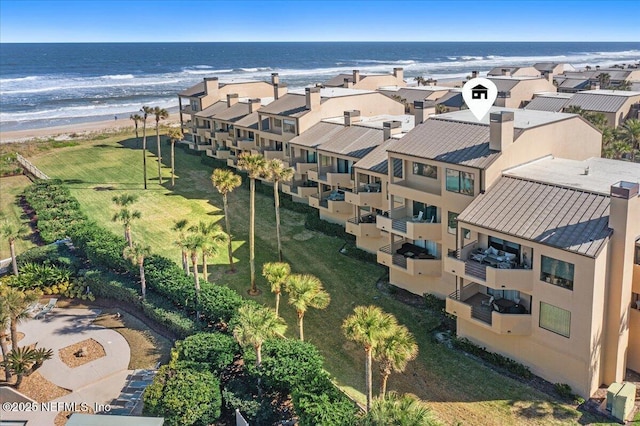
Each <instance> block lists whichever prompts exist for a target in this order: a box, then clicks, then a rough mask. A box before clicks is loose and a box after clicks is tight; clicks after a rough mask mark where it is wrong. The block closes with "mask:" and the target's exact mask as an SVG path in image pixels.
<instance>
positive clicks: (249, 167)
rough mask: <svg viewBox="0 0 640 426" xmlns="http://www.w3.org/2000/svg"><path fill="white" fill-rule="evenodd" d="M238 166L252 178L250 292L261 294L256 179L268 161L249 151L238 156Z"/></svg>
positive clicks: (263, 171) (261, 173)
mask: <svg viewBox="0 0 640 426" xmlns="http://www.w3.org/2000/svg"><path fill="white" fill-rule="evenodd" d="M238 168H239V169H240V170H246V171H247V173H248V174H249V179H250V180H251V186H250V202H249V206H250V207H249V265H250V267H251V288H250V289H249V294H250V295H252V296H255V295H257V294H259V291H258V289H257V288H256V260H255V222H256V179H258V178H260V177H262V176H263V175H264V173H265V168H266V161H265V159H264V157H263V156H262V155H259V154H255V155H254V154H251V153H248V152H245V153H242V154H240V155H239V156H238Z"/></svg>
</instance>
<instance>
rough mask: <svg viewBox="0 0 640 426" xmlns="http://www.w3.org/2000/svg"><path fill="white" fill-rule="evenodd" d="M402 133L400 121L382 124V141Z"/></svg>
mask: <svg viewBox="0 0 640 426" xmlns="http://www.w3.org/2000/svg"><path fill="white" fill-rule="evenodd" d="M399 133H402V122H401V121H395V120H394V121H385V122H384V123H382V134H383V137H384V140H385V141H386V140H388V139H390V138H391V136H392V135H397V134H399Z"/></svg>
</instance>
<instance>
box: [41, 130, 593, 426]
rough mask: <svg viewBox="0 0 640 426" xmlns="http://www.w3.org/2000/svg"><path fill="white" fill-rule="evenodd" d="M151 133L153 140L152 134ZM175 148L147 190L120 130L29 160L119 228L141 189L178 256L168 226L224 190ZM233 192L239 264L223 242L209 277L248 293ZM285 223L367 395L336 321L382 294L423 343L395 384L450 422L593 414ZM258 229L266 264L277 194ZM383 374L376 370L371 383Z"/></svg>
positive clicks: (141, 225)
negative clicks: (525, 377)
mask: <svg viewBox="0 0 640 426" xmlns="http://www.w3.org/2000/svg"><path fill="white" fill-rule="evenodd" d="M150 142H152V143H150V145H151V146H155V140H153V139H151V140H150ZM176 153H177V158H176V169H177V176H178V179H177V181H176V187H175V189H174V190H170V188H169V185H168V182H165V184H164V185H163V186H159V185H158V182H157V162H156V157H155V156H153V155H150V157H149V159H148V160H149V161H147V166H148V173H149V176H150V177H153V176H155V179H152V180H150V185H149V189H148V190H147V191H144V190H143V189H142V161H141V156H142V153H141V150H139V149H137V143H136V142H135V141H134V140H133V139H128V140H122V136H120V137H113V138H108V139H104V140H101V141H100V142H92V143H83V144H81V145H79V146H75V147H68V148H62V149H58V150H54V151H50V152H47V153H46V155H40V156H36V157H33V158H31V160H32V161H33V162H34V163H35V164H36V165H37V166H38V167H40V168H41V169H42V170H43V171H44V172H45V173H47V174H48V175H49V176H52V177H57V178H61V179H63V180H65V181H66V182H67V183H68V184H69V187H70V188H71V191H72V193H73V195H75V196H76V197H77V198H78V199H79V200H80V203H81V204H82V206H83V209H84V210H85V212H86V213H87V214H88V215H89V216H90V217H92V218H94V219H95V220H97V221H98V222H99V223H101V224H102V225H103V226H106V227H108V228H110V229H112V230H113V231H115V232H122V228H121V227H120V225H118V224H116V223H113V222H111V216H112V215H113V213H114V211H115V209H114V208H113V206H112V202H111V198H112V197H113V196H114V195H117V194H120V193H122V192H124V191H127V192H132V193H135V194H137V195H139V196H140V200H139V202H138V203H137V204H136V205H135V208H137V209H138V210H140V211H141V212H142V215H143V217H142V220H140V221H138V222H135V223H134V224H133V237H134V239H136V240H141V241H144V242H145V243H146V244H149V245H151V246H152V248H153V250H154V252H157V253H161V254H163V255H166V256H169V257H171V258H172V259H174V260H175V261H176V262H179V259H180V258H179V251H178V249H177V248H176V247H175V246H174V245H173V241H174V240H175V235H174V234H173V233H172V232H171V230H170V228H171V227H172V225H173V221H174V220H176V219H182V218H188V219H189V220H190V221H191V222H197V221H199V220H207V221H212V220H213V221H220V220H222V215H221V208H222V200H221V197H220V196H219V195H218V194H217V193H216V191H215V190H214V189H213V187H212V185H211V182H210V175H211V172H212V170H211V168H210V167H208V166H204V165H203V164H201V163H200V159H199V157H197V156H194V155H191V154H188V153H185V152H184V151H183V150H182V149H177V150H176ZM163 157H164V158H163V161H164V163H165V164H168V163H169V148H168V147H167V146H166V145H163ZM169 174H170V171H169V169H168V168H167V167H165V168H164V176H165V177H167V178H168V177H169ZM167 180H168V179H167ZM230 198H231V199H230V208H231V215H230V216H231V224H232V225H231V226H232V231H233V233H234V238H235V246H234V248H235V252H234V254H235V258H236V261H237V262H238V263H237V265H238V273H237V274H235V275H229V274H226V273H225V270H226V269H227V267H226V255H225V251H224V250H222V251H221V253H220V254H219V255H218V256H217V258H216V259H213V261H212V264H213V267H210V269H209V271H210V276H209V280H210V281H212V282H215V283H218V284H223V285H228V286H230V287H232V288H234V289H236V290H237V291H238V292H240V293H241V294H242V295H244V296H245V297H249V296H247V293H246V290H247V288H248V287H249V265H248V257H249V256H248V242H247V241H248V216H249V215H248V211H249V206H248V198H249V196H248V191H246V190H244V189H239V190H237V191H236V192H235V193H233V194H232V195H231V196H230ZM220 223H221V225H222V224H223V222H220ZM282 223H283V228H282V232H283V245H284V247H283V249H284V253H285V257H286V258H287V259H286V260H287V261H288V262H290V263H291V265H292V269H293V271H294V272H298V273H311V274H314V275H316V276H318V277H319V278H320V279H321V280H322V282H323V283H324V285H325V287H326V289H327V290H328V291H329V293H331V297H332V301H331V304H330V306H329V308H328V309H327V310H325V311H315V310H311V311H310V312H308V314H307V316H306V317H305V325H306V327H305V337H306V338H307V340H308V341H310V342H311V343H313V344H315V345H316V346H318V348H319V349H320V351H321V352H322V353H323V355H324V356H325V358H326V367H327V370H328V371H329V372H330V373H331V374H332V375H333V376H334V377H335V378H336V381H337V382H338V383H339V385H340V386H341V387H342V388H343V389H345V390H346V391H347V392H349V393H350V394H351V395H353V396H354V397H356V398H358V399H359V400H363V394H362V392H363V390H364V356H363V351H362V349H361V348H358V347H356V346H354V345H353V344H352V343H350V342H347V341H346V340H345V339H344V337H343V336H342V333H341V331H340V325H341V324H342V321H343V319H344V318H345V317H346V316H347V315H349V314H350V313H351V311H352V309H353V307H355V306H356V305H361V304H377V305H380V306H381V307H382V308H383V309H385V310H386V311H388V312H392V313H393V314H395V315H396V316H397V317H398V319H399V321H400V322H402V323H403V324H405V325H407V326H408V327H409V329H410V330H411V331H412V333H413V334H414V335H415V336H416V338H417V340H418V343H419V347H420V355H419V357H418V360H417V361H414V362H412V363H410V365H409V367H408V369H407V371H406V372H405V373H404V374H401V375H398V374H393V375H392V376H391V378H390V380H389V387H390V389H395V390H399V391H401V392H411V393H414V394H416V395H418V396H419V397H420V398H422V399H423V400H425V401H426V402H427V403H428V404H429V406H430V407H432V409H433V411H434V412H435V414H436V415H437V417H438V418H439V419H441V420H442V421H443V422H444V423H446V424H457V422H458V421H460V422H461V423H462V424H470V425H523V424H524V425H533V424H536V425H539V424H543V425H551V424H567V423H569V424H590V423H592V422H593V421H594V419H592V417H591V416H590V415H588V414H584V413H581V412H578V411H576V410H574V409H572V408H571V407H569V406H567V405H563V404H562V403H560V402H558V401H555V400H554V399H553V398H551V397H550V396H548V395H546V394H544V393H541V392H539V391H537V390H535V389H533V388H530V387H528V386H524V385H522V384H520V383H519V382H516V381H514V380H512V379H509V378H507V377H504V376H502V375H500V374H497V373H495V372H493V371H492V370H491V369H489V368H486V367H484V366H483V365H480V364H478V363H477V362H475V361H473V360H471V359H469V357H467V356H465V355H464V354H461V353H458V352H456V351H453V350H450V349H447V348H446V347H444V346H443V345H439V344H436V343H434V342H433V341H432V338H431V336H430V333H429V332H428V330H430V329H431V328H432V327H433V326H434V324H435V322H436V321H437V320H436V319H435V318H434V317H433V316H431V315H430V314H428V313H426V312H424V311H422V310H419V309H415V308H410V307H407V306H406V305H403V304H401V303H400V302H397V301H396V300H394V299H393V298H391V297H389V296H386V295H384V294H383V293H381V292H379V291H378V290H377V289H376V286H375V283H376V281H377V280H378V278H379V277H381V276H382V275H383V274H384V272H385V271H384V269H383V268H382V267H379V266H374V265H371V264H366V263H363V262H360V261H356V260H354V259H351V258H349V257H347V256H344V255H342V254H340V253H339V252H338V250H339V249H340V247H342V244H343V241H341V240H339V239H337V238H330V237H326V236H324V235H321V234H318V233H315V232H311V231H308V230H306V229H305V228H304V219H303V216H302V215H300V214H297V213H292V212H290V211H288V210H283V211H282ZM256 229H257V235H256V263H257V269H261V265H262V263H264V262H267V261H274V260H276V256H277V255H276V241H275V239H276V237H275V226H274V209H273V200H272V199H270V198H268V197H266V196H262V195H259V194H258V196H257V215H256ZM258 286H259V288H261V289H262V290H263V292H262V294H261V295H260V296H257V297H256V298H255V299H256V300H257V301H259V302H261V303H265V304H268V305H270V306H273V304H274V297H273V295H272V294H271V293H270V292H269V291H268V288H267V286H266V282H265V281H264V279H263V278H262V277H261V276H259V279H258ZM286 303H287V301H286V297H285V299H284V300H283V303H282V308H281V312H282V315H283V317H284V318H285V319H286V321H287V323H288V324H289V330H288V332H287V335H288V336H290V337H296V336H297V329H296V321H295V312H294V311H293V310H292V309H291V308H290V307H289V306H287V304H286ZM377 383H378V378H377V377H375V380H374V384H375V386H377Z"/></svg>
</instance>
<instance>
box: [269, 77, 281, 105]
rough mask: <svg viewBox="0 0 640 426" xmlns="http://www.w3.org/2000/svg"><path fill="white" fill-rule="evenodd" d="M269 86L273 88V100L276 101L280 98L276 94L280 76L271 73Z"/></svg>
mask: <svg viewBox="0 0 640 426" xmlns="http://www.w3.org/2000/svg"><path fill="white" fill-rule="evenodd" d="M271 85H272V86H273V99H274V100H278V98H279V97H280V96H279V94H278V89H279V88H280V76H279V75H278V73H277V72H272V73H271Z"/></svg>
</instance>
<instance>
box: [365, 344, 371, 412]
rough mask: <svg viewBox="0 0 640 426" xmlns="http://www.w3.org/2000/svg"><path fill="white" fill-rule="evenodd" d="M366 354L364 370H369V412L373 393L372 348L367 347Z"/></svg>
mask: <svg viewBox="0 0 640 426" xmlns="http://www.w3.org/2000/svg"><path fill="white" fill-rule="evenodd" d="M364 350H365V353H366V355H367V356H366V358H365V361H364V368H365V369H366V370H367V371H366V374H367V375H366V380H365V382H366V388H367V412H368V411H369V410H370V409H371V399H372V392H371V386H372V385H371V382H372V380H371V348H370V347H367V348H365V349H364Z"/></svg>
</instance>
